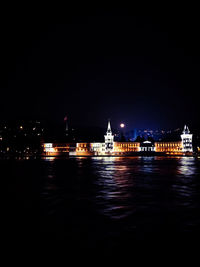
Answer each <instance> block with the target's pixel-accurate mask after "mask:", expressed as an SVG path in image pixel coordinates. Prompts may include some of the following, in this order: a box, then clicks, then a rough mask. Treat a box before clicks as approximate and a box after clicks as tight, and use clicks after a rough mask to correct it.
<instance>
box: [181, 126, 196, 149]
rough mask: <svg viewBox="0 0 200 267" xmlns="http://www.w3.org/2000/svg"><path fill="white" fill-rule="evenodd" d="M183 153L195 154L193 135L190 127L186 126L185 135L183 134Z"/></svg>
mask: <svg viewBox="0 0 200 267" xmlns="http://www.w3.org/2000/svg"><path fill="white" fill-rule="evenodd" d="M181 139H182V146H183V152H193V149H192V134H190V131H189V128H188V126H186V125H185V126H184V130H183V134H181Z"/></svg>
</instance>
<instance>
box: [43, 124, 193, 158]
mask: <svg viewBox="0 0 200 267" xmlns="http://www.w3.org/2000/svg"><path fill="white" fill-rule="evenodd" d="M43 152H44V155H47V156H57V155H63V154H65V155H66V154H68V155H70V156H101V155H103V156H123V155H134V154H135V155H136V154H160V155H184V154H192V153H193V148H192V134H191V133H190V131H189V128H188V127H187V126H186V125H185V127H184V130H183V133H182V134H181V140H180V141H172V142H171V141H170V142H162V141H161V142H151V141H144V142H141V143H140V142H115V141H114V135H113V134H112V130H111V124H110V121H109V122H108V127H107V131H106V134H105V135H104V142H99V143H97V142H94V143H87V142H86V143H83V142H81V143H75V144H69V143H68V144H53V143H44V144H43Z"/></svg>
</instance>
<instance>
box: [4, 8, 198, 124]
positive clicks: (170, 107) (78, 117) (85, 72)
mask: <svg viewBox="0 0 200 267" xmlns="http://www.w3.org/2000/svg"><path fill="white" fill-rule="evenodd" d="M194 10H195V8H194ZM194 10H191V11H190V10H187V9H185V10H184V12H182V11H181V10H179V11H176V12H164V11H163V10H160V12H155V14H153V13H151V12H149V13H146V14H144V13H143V14H142V13H141V12H137V10H135V11H134V12H133V11H132V10H130V8H127V9H125V8H121V9H120V8H113V9H109V10H107V11H106V10H104V9H94V10H92V11H91V10H90V11H87V9H86V8H85V10H84V9H83V10H81V9H80V10H75V9H72V10H70V8H69V9H68V10H67V11H66V12H62V14H61V15H60V16H59V13H56V15H55V14H54V13H53V10H52V11H51V12H52V13H50V14H46V13H48V12H46V13H45V12H44V13H43V12H40V14H37V13H35V12H22V11H21V13H19V12H18V13H16V12H15V11H14V10H12V11H10V10H9V11H8V10H5V12H2V13H3V14H2V16H1V19H0V20H1V38H0V39H1V42H0V48H1V49H0V71H1V72H0V73H1V74H0V75H1V76H0V77H1V79H0V90H1V105H0V120H5V119H7V120H8V119H19V118H23V119H29V118H31V119H42V120H47V119H48V120H50V121H54V122H56V121H57V122H61V121H63V118H64V117H65V115H66V114H67V116H68V118H69V120H70V121H71V122H72V123H74V124H77V125H86V126H87V125H88V126H100V127H104V126H105V124H106V123H107V119H108V118H110V119H111V122H112V125H113V127H117V125H119V123H120V122H124V123H125V124H126V125H127V127H128V128H134V127H136V128H162V127H163V128H175V127H182V126H183V125H184V124H185V123H187V124H189V126H192V127H193V126H194V125H197V124H198V114H197V112H198V103H199V99H198V91H199V83H200V82H199V80H200V79H199V69H200V64H199V59H200V52H199V47H200V41H199V39H198V38H199V15H198V14H197V13H195V12H194Z"/></svg>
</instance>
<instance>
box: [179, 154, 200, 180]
mask: <svg viewBox="0 0 200 267" xmlns="http://www.w3.org/2000/svg"><path fill="white" fill-rule="evenodd" d="M195 162H196V160H195V158H193V157H182V158H180V160H179V166H178V169H177V173H178V174H180V175H183V176H192V175H194V174H195V173H196V171H197V166H196V165H195Z"/></svg>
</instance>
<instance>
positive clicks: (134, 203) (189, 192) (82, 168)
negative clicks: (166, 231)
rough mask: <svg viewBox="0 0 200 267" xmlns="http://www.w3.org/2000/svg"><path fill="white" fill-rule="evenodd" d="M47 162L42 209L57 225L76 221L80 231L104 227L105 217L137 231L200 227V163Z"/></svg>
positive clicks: (163, 159) (172, 159)
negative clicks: (102, 219) (170, 227)
mask: <svg viewBox="0 0 200 267" xmlns="http://www.w3.org/2000/svg"><path fill="white" fill-rule="evenodd" d="M45 163H46V167H45V168H46V174H45V177H46V183H45V184H44V185H43V188H42V193H41V196H42V205H43V210H45V212H46V214H47V215H46V216H47V218H48V216H55V217H56V219H55V220H56V223H58V222H63V224H64V223H65V224H67V223H68V220H69V218H71V219H70V221H72V224H73V225H77V227H81V224H83V225H87V224H88V223H91V222H93V221H94V224H95V225H98V221H96V220H97V219H96V217H97V218H98V219H99V217H100V218H102V217H103V218H104V217H105V218H107V219H110V220H112V221H114V222H118V221H123V220H126V227H129V228H130V229H131V230H130V231H133V229H136V227H137V231H140V232H144V231H153V230H152V229H153V228H154V227H155V229H157V227H158V226H159V224H160V225H164V226H163V227H165V226H166V225H165V224H167V225H168V223H170V225H172V227H175V226H173V225H174V224H176V227H178V228H179V229H181V230H183V231H185V230H188V229H190V227H191V225H193V226H194V225H195V226H196V227H197V225H198V224H199V223H200V215H199V212H198V208H197V207H200V179H199V178H200V161H199V159H195V158H192V157H126V158H123V157H94V158H86V157H85V158H84V157H82V158H70V159H62V160H61V159H57V158H52V157H51V158H50V161H45ZM98 216H99V217H98ZM63 217H64V218H66V219H63ZM58 218H60V219H58ZM85 221H86V222H85ZM100 221H101V220H100ZM46 223H47V224H48V219H47V222H46ZM127 225H128V226H127ZM124 227H125V225H124ZM129 228H128V229H129ZM138 229H139V230H138Z"/></svg>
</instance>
